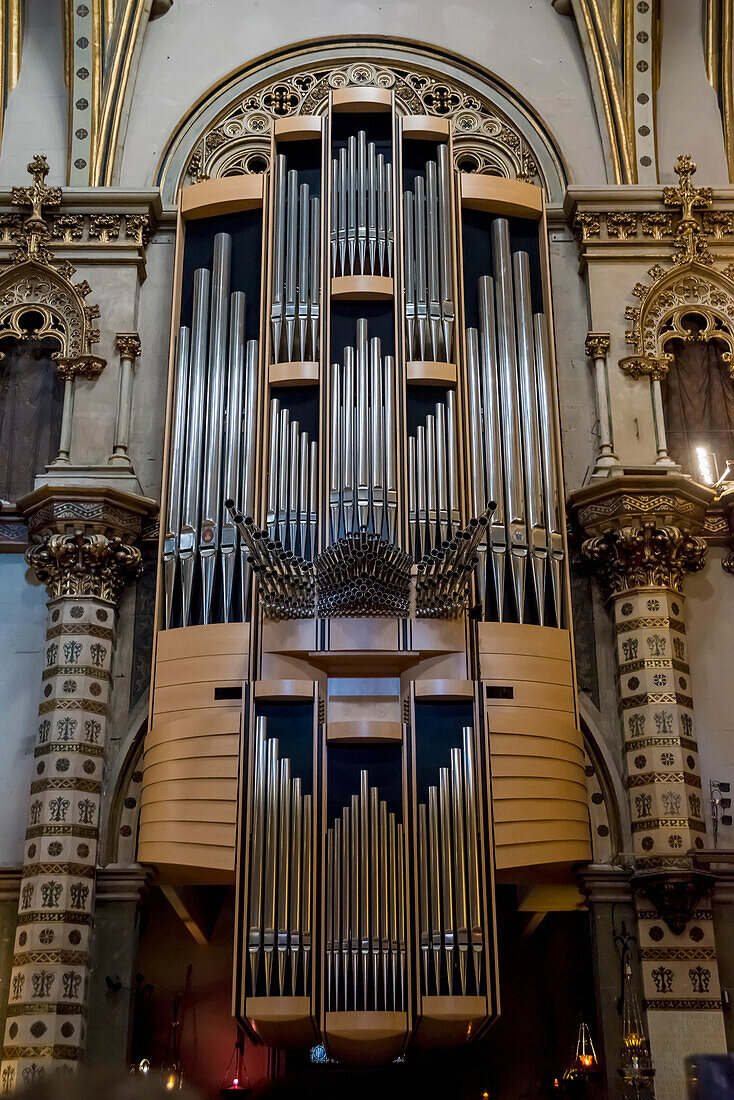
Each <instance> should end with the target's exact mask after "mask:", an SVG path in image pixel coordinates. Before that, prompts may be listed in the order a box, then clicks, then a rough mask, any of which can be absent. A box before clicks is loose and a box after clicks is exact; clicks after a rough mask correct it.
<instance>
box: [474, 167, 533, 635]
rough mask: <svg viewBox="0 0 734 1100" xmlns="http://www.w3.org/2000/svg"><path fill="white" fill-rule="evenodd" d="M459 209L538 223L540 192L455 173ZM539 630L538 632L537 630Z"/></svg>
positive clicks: (518, 183)
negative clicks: (457, 176)
mask: <svg viewBox="0 0 734 1100" xmlns="http://www.w3.org/2000/svg"><path fill="white" fill-rule="evenodd" d="M459 187H460V189H461V205H462V206H464V207H468V208H469V209H470V210H484V211H486V213H488V214H503V215H505V216H506V217H511V218H532V219H534V220H536V221H537V220H538V219H539V218H540V217H541V216H542V214H543V191H542V188H540V187H536V186H535V184H532V183H525V182H524V181H522V180H508V179H505V178H504V177H500V176H480V175H477V174H476V173H474V172H460V173H459ZM541 629H542V628H541Z"/></svg>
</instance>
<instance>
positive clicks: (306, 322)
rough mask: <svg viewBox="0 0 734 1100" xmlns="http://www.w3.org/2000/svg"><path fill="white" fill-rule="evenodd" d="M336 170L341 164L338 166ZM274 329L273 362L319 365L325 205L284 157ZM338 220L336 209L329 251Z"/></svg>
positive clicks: (277, 213) (277, 210) (277, 205)
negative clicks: (323, 214)
mask: <svg viewBox="0 0 734 1100" xmlns="http://www.w3.org/2000/svg"><path fill="white" fill-rule="evenodd" d="M335 168H336V169H338V165H336V166H335ZM274 185H275V200H274V216H273V252H274V255H273V258H272V262H271V273H272V279H271V306H270V331H271V335H272V358H273V362H274V363H280V362H316V361H318V357H319V317H320V311H321V267H320V264H321V259H320V256H321V249H320V240H321V213H320V211H321V205H320V200H319V199H318V197H316V196H312V195H311V193H310V187H309V185H308V184H307V183H300V184H299V181H298V172H297V171H295V170H291V171H288V169H287V161H286V157H285V156H284V155H283V154H282V153H281V154H279V155H278V156H277V157H276V164H275V180H274ZM338 216H339V211H338V207H337V205H336V203H334V205H333V206H332V223H331V248H332V254H333V252H334V249H335V247H336V242H337V225H336V221H335V219H337V218H338Z"/></svg>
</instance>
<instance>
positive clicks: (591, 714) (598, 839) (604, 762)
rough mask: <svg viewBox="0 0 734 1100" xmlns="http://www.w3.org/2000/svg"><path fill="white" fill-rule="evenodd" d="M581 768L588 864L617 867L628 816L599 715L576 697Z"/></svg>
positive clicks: (620, 784) (625, 838)
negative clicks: (584, 784)
mask: <svg viewBox="0 0 734 1100" xmlns="http://www.w3.org/2000/svg"><path fill="white" fill-rule="evenodd" d="M579 711H580V720H581V733H582V738H583V749H584V766H585V769H586V780H587V789H588V805H589V818H590V822H591V846H592V861H593V862H594V863H608V864H611V863H617V862H619V860H620V856H621V855H622V853H623V852H624V851H625V850H626V848H627V839H628V838H629V816H628V810H627V799H626V795H625V791H624V786H623V784H622V779H621V776H620V774H619V771H618V768H617V766H616V765H615V762H614V760H613V758H612V756H611V754H610V752H609V749H608V747H607V745H606V743H605V741H604V739H603V736H602V734H601V731H600V729H599V725H598V719H599V717H600V716H599V713H598V711H596V708H594V707H593V706H592V705H591V704H590V703H589V702H588V700H585V699H584V697H583V696H580V697H579Z"/></svg>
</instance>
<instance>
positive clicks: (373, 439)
mask: <svg viewBox="0 0 734 1100" xmlns="http://www.w3.org/2000/svg"><path fill="white" fill-rule="evenodd" d="M330 377H331V394H330V400H331V415H330V418H329V419H330V432H331V442H330V446H331V456H330V467H329V514H330V537H331V541H332V542H336V541H337V540H338V539H340V538H342V537H343V536H345V535H347V534H349V533H350V532H352V531H358V530H362V529H364V530H366V531H368V532H370V533H372V534H376V535H379V536H380V537H384V538H386V539H387V540H389V541H391V542H392V541H393V540H394V537H395V532H396V530H397V441H396V435H397V424H396V419H395V362H394V359H393V357H392V356H389V355H387V356H384V357H383V355H382V351H381V344H380V340H379V339H378V338H377V337H373V338H372V339H370V338H369V336H368V331H367V322H366V321H365V320H363V319H361V320H358V321H357V326H356V348H351V347H346V348H345V349H344V363H343V365H341V364H339V363H333V364H332V367H331V371H330Z"/></svg>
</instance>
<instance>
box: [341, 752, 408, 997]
mask: <svg viewBox="0 0 734 1100" xmlns="http://www.w3.org/2000/svg"><path fill="white" fill-rule="evenodd" d="M402 835H403V826H402V824H401V823H400V822H397V821H396V816H395V814H394V813H392V812H390V811H389V809H388V805H387V803H386V802H385V801H384V800H381V799H380V795H379V790H378V788H377V787H370V785H369V776H368V773H367V771H362V772H361V773H360V791H359V794H358V795H352V796H351V800H350V804H349V805H348V806H345V807H344V808H343V809H342V811H341V815H340V816H338V817H336V818H335V819H334V821H333V823H332V824H331V825H330V826H329V827H328V829H327V832H326V883H325V887H326V1009H327V1011H331V1012H350V1011H352V1012H353V1011H388V1012H402V1011H404V1010H405V1005H406V998H407V989H406V972H405V953H406V912H405V890H404V885H405V884H404V863H403V852H402Z"/></svg>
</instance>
